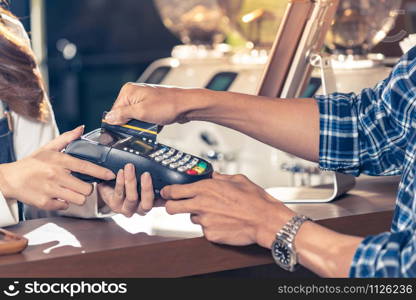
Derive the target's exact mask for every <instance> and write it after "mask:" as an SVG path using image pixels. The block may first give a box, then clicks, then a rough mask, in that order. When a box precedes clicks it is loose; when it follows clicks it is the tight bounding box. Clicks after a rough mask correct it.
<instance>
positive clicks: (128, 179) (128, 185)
mask: <svg viewBox="0 0 416 300" xmlns="http://www.w3.org/2000/svg"><path fill="white" fill-rule="evenodd" d="M124 183H125V192H126V197H125V200H124V203H123V208H122V210H121V211H122V213H123V214H124V215H125V216H128V217H131V216H132V215H133V214H134V213H135V212H136V210H137V205H138V202H139V195H138V193H137V180H136V173H135V169H134V165H133V164H127V165H126V166H125V167H124Z"/></svg>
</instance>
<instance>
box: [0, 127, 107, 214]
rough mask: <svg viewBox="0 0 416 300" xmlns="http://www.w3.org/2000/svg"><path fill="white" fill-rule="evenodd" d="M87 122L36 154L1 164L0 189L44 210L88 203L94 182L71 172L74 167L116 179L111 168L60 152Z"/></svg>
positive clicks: (95, 174) (83, 172)
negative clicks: (83, 179) (91, 182)
mask: <svg viewBox="0 0 416 300" xmlns="http://www.w3.org/2000/svg"><path fill="white" fill-rule="evenodd" d="M83 132H84V126H80V127H78V128H76V129H74V130H72V131H69V132H66V133H64V134H62V135H60V136H59V137H57V138H56V139H54V140H53V141H51V142H50V143H48V144H47V145H45V146H44V147H42V148H40V149H39V150H38V151H36V152H35V153H33V154H32V155H30V156H28V157H26V158H24V159H21V160H19V161H17V162H13V163H9V164H1V165H0V191H1V192H2V194H3V196H4V197H5V198H6V199H7V198H13V199H17V200H19V201H21V202H24V203H25V204H28V205H32V206H36V207H38V208H41V209H44V210H64V209H67V208H68V206H69V203H73V204H76V205H82V204H84V202H85V200H86V197H87V196H88V195H90V194H91V192H92V188H93V187H92V185H91V184H89V183H85V182H83V181H81V180H79V179H78V178H76V177H74V176H72V175H71V171H73V172H78V173H82V174H86V175H90V176H93V177H96V178H99V179H102V180H112V179H114V178H115V175H114V174H113V172H111V171H110V170H107V169H105V168H103V167H100V166H97V165H95V164H92V163H90V162H87V161H83V160H80V159H77V158H74V157H72V156H70V155H67V154H65V153H62V152H60V151H61V150H62V149H64V148H65V147H66V146H67V145H68V144H69V143H70V142H71V141H73V140H75V139H77V138H79V137H80V136H81V135H82V133H83Z"/></svg>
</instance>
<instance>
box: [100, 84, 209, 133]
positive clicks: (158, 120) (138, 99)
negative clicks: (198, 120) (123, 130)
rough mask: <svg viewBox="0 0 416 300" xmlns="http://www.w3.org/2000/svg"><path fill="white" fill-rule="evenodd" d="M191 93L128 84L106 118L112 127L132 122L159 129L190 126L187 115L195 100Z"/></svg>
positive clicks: (175, 89)
mask: <svg viewBox="0 0 416 300" xmlns="http://www.w3.org/2000/svg"><path fill="white" fill-rule="evenodd" d="M192 95H193V94H192V90H187V89H179V88H168V87H161V86H156V85H146V84H138V83H127V84H125V85H124V86H123V88H122V89H121V91H120V93H119V95H118V97H117V100H116V101H115V103H114V105H113V108H112V109H111V111H110V112H109V113H108V114H107V116H106V121H107V122H109V123H111V124H117V125H119V124H125V123H127V122H128V121H129V120H130V119H137V120H142V121H145V122H149V123H155V124H159V125H168V124H172V123H186V122H188V121H189V120H188V118H187V112H188V111H189V110H190V109H191V107H192V103H193V101H194V100H197V101H201V96H200V95H199V96H198V97H197V98H195V97H193V96H192Z"/></svg>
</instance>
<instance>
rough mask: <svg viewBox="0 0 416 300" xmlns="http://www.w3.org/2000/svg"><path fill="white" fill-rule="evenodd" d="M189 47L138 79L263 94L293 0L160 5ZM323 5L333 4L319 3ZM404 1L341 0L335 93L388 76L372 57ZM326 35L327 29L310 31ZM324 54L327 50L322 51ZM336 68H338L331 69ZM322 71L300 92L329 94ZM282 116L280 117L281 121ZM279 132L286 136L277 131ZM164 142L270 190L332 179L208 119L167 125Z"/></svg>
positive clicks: (164, 0)
mask: <svg viewBox="0 0 416 300" xmlns="http://www.w3.org/2000/svg"><path fill="white" fill-rule="evenodd" d="M154 2H155V4H156V6H157V8H158V10H159V13H160V16H161V19H162V20H163V23H164V24H165V26H166V27H167V28H168V29H170V30H171V31H172V32H173V33H174V34H176V35H177V36H178V37H179V38H180V39H181V41H182V42H183V44H182V45H178V46H176V47H175V48H174V49H173V50H172V56H171V57H167V58H163V59H160V60H157V61H155V62H154V63H152V64H151V65H150V66H149V67H148V68H147V70H146V71H145V72H144V73H143V74H142V76H141V77H140V78H139V79H138V82H143V83H149V84H162V85H170V86H179V87H185V88H208V89H212V90H219V91H227V90H228V91H234V92H239V93H246V94H256V93H257V91H258V86H259V83H260V81H261V79H262V75H263V73H264V70H265V66H266V64H267V62H268V58H269V54H270V52H271V46H272V44H273V41H274V40H275V37H276V35H277V33H278V30H279V26H281V24H282V22H283V21H284V17H285V12H286V8H287V7H288V3H290V2H291V1H287V0H262V1H260V0H189V1H181V0H154ZM311 2H323V3H325V1H320V0H316V1H311ZM400 7H401V1H400V0H340V1H339V6H338V9H337V10H336V14H335V20H334V22H333V24H332V26H331V28H330V30H329V33H328V34H327V37H326V42H325V45H326V49H327V55H325V59H326V60H327V61H329V62H330V63H329V65H330V70H329V73H327V74H330V77H331V80H330V82H329V81H328V82H327V83H326V84H327V85H330V90H331V91H339V92H359V91H360V90H361V89H363V88H366V87H372V86H374V85H375V84H376V83H377V82H378V81H380V80H382V79H384V78H385V77H387V75H388V73H389V72H390V68H389V67H387V66H386V64H385V59H384V57H383V56H382V55H381V54H370V51H371V49H372V48H373V47H374V46H375V45H376V44H378V43H379V42H380V41H382V40H383V39H384V38H385V37H386V36H387V34H388V33H389V31H390V30H391V29H392V28H393V26H394V22H395V19H396V17H397V14H398V10H399V9H400ZM310 30H311V31H312V32H316V31H319V30H320V27H319V26H316V27H313V28H311V29H310ZM322 50H323V49H322ZM331 66H332V67H331ZM321 73H322V70H320V69H315V70H314V71H313V72H312V73H311V74H310V76H309V78H308V82H309V83H308V84H307V85H306V86H305V87H304V89H303V90H302V92H301V93H300V94H299V95H298V96H301V97H313V96H314V95H315V94H316V93H318V94H320V93H323V92H324V90H323V85H322V76H321V75H322V74H321ZM277 117H278V116H277ZM276 134H278V133H276ZM160 139H161V141H165V142H166V143H167V144H171V145H172V146H174V147H178V148H181V149H184V151H187V152H191V153H193V154H195V155H199V156H203V157H204V158H207V159H209V160H210V161H211V162H212V163H213V164H214V166H215V168H216V169H217V170H219V171H221V172H224V173H230V174H233V173H243V174H245V175H247V176H248V177H249V178H250V179H251V180H253V181H254V182H256V183H257V184H259V185H261V186H262V187H264V188H270V187H276V186H281V187H299V186H315V185H322V184H326V183H331V180H332V177H331V176H330V175H327V174H324V173H322V172H320V171H319V169H318V168H317V165H316V164H312V163H308V162H305V161H303V160H300V159H297V158H294V157H292V156H290V155H288V154H286V153H283V152H281V151H278V150H276V149H273V148H271V147H269V146H267V145H265V144H263V143H261V142H258V141H256V140H254V139H252V138H250V137H248V136H245V135H243V134H240V133H238V132H235V131H233V130H230V129H227V128H224V127H222V126H219V125H215V124H211V123H206V122H191V123H189V124H184V125H171V126H166V127H165V128H164V130H163V131H162V132H161V134H160Z"/></svg>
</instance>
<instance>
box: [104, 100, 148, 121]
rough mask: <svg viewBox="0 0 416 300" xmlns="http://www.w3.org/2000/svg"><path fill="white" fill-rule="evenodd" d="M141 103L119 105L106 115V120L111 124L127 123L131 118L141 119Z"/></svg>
mask: <svg viewBox="0 0 416 300" xmlns="http://www.w3.org/2000/svg"><path fill="white" fill-rule="evenodd" d="M138 106H139V104H134V105H125V106H119V107H117V108H114V109H112V110H111V111H110V112H109V113H107V115H106V116H105V121H106V122H108V123H110V124H115V125H120V124H125V123H127V122H128V121H130V120H131V119H140V118H139V117H140V115H139V114H138V112H139V111H140V107H138Z"/></svg>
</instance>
